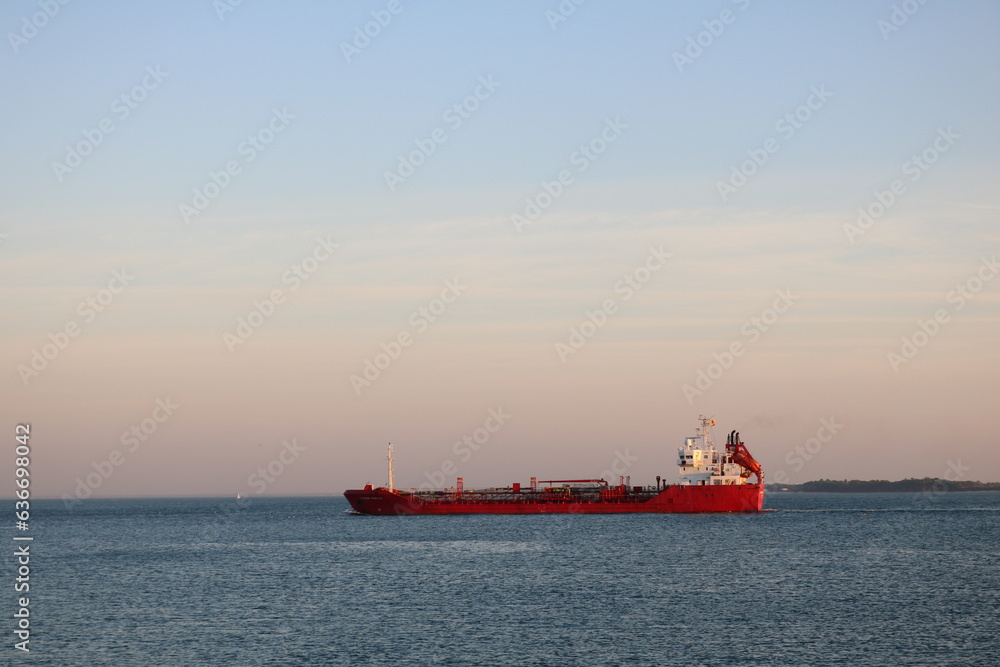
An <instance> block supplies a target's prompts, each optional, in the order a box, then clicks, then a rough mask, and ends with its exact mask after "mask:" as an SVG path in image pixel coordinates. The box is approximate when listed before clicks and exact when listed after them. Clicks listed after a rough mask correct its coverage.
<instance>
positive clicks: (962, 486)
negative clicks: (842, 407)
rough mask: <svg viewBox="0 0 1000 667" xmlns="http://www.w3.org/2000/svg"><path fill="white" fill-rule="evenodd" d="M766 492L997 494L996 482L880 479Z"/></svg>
mask: <svg viewBox="0 0 1000 667" xmlns="http://www.w3.org/2000/svg"><path fill="white" fill-rule="evenodd" d="M767 490H768V491H816V492H826V493H828V492H847V493H884V492H911V493H912V492H917V493H920V492H925V491H1000V482H969V481H958V482H952V481H950V480H947V479H940V478H937V477H924V478H922V479H916V478H909V479H904V480H901V481H898V482H890V481H888V480H884V479H872V480H860V479H850V480H848V479H844V480H840V479H819V480H816V481H814V482H806V483H804V484H768V485H767Z"/></svg>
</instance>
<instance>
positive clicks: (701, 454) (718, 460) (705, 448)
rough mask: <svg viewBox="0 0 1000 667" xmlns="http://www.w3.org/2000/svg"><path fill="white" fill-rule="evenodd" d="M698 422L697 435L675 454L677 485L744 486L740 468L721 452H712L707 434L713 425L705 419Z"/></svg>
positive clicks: (710, 433)
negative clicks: (678, 481) (678, 483)
mask: <svg viewBox="0 0 1000 667" xmlns="http://www.w3.org/2000/svg"><path fill="white" fill-rule="evenodd" d="M698 419H700V420H701V426H699V427H698V435H696V436H693V437H690V438H685V439H684V446H683V447H681V448H680V449H678V450H677V465H678V466H680V479H681V485H682V486H688V485H694V486H707V485H717V484H746V481H747V480H746V478H745V477H743V476H742V475H741V473H742V472H743V468H742V467H741V466H739V465H737V464H736V463H733V461H732V457H731V456H729V454H727V453H726V452H725V451H721V452H720V451H718V450H716V449H715V443H714V442H713V441H712V432H711V431H710V430H709V429H710V428H711V427H712V426H715V421H714V420H711V419H709V418H708V417H706V416H705V415H701V416H699V417H698Z"/></svg>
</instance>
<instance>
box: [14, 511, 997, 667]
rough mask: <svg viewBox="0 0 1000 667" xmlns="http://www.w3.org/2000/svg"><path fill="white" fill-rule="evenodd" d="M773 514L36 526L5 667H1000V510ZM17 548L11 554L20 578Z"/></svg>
mask: <svg viewBox="0 0 1000 667" xmlns="http://www.w3.org/2000/svg"><path fill="white" fill-rule="evenodd" d="M765 506H766V507H767V508H768V509H769V510H770V511H768V512H764V513H760V514H749V515H739V514H732V515H718V514H715V515H713V514H695V515H681V514H672V515H671V514H666V515H655V514H640V515H617V516H616V515H606V516H602V515H538V516H446V517H367V516H356V515H352V514H349V513H347V510H348V505H347V503H346V501H345V500H344V499H343V498H340V497H329V498H257V497H255V498H250V499H243V500H242V501H237V500H236V499H141V500H88V501H83V502H80V503H76V504H75V505H74V506H72V507H67V506H66V505H65V504H64V503H63V502H62V501H40V502H38V503H34V502H33V507H32V511H33V513H32V519H33V523H32V532H31V534H32V536H33V537H34V539H33V541H32V542H31V575H30V612H31V639H30V644H29V646H30V649H31V652H30V654H25V653H23V652H21V651H18V650H15V649H14V648H13V645H14V643H15V641H17V639H16V637H15V635H14V632H13V630H14V628H15V625H16V623H15V619H13V611H14V610H15V609H16V607H15V605H16V604H17V602H16V597H17V596H20V595H24V593H17V594H15V593H14V592H13V583H14V578H15V576H16V570H17V565H16V563H15V561H16V559H15V558H14V557H13V556H12V555H9V556H8V558H7V563H8V567H7V572H8V579H9V580H10V582H9V585H8V588H7V590H8V591H9V595H8V596H5V597H6V600H7V607H8V609H9V610H10V612H11V613H4V614H2V615H3V616H4V617H6V618H7V619H8V620H7V622H6V624H7V626H8V630H5V636H6V637H7V646H6V647H5V648H4V649H3V652H4V654H5V658H4V660H3V661H2V662H3V663H4V664H6V663H7V661H8V660H9V661H10V663H11V664H32V665H247V666H253V665H387V664H391V665H665V664H666V665H670V664H683V665H702V664H703V665H764V664H773V665H941V664H963V665H997V664H1000V621H998V619H1000V493H950V494H948V493H926V494H839V493H838V494H805V493H784V494H781V493H772V494H769V495H768V496H767V499H766V501H765ZM13 533H14V531H12V530H11V531H8V537H7V540H8V545H9V546H8V552H9V554H13V552H14V550H15V549H14V546H11V545H15V544H18V543H15V542H13V541H12V540H11V538H12V537H13Z"/></svg>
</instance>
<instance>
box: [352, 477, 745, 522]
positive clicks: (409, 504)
mask: <svg viewBox="0 0 1000 667" xmlns="http://www.w3.org/2000/svg"><path fill="white" fill-rule="evenodd" d="M344 496H345V497H346V498H347V500H348V502H350V503H351V507H352V508H354V510H355V511H356V512H360V513H362V514H374V515H380V516H385V515H398V514H423V515H427V514H625V513H660V514H673V513H682V512H759V511H761V509H762V508H763V506H764V485H763V484H738V485H728V486H723V485H713V486H694V485H691V486H688V485H683V486H682V485H673V486H667V487H665V488H664V489H663V490H662V491H659V492H654V493H653V494H633V493H630V492H628V491H624V490H623V491H622V492H620V493H619V494H618V495H617V496H616V497H609V498H602V499H595V500H579V499H574V498H545V497H544V496H543V495H540V494H531V493H525V494H524V497H523V498H511V499H509V500H503V501H491V500H480V499H475V498H474V497H473V498H466V497H463V494H448V495H445V496H439V497H433V496H430V495H428V494H412V493H408V492H405V491H403V492H399V491H397V492H392V491H389V490H388V489H386V488H377V489H371V488H368V489H363V490H351V491H345V492H344Z"/></svg>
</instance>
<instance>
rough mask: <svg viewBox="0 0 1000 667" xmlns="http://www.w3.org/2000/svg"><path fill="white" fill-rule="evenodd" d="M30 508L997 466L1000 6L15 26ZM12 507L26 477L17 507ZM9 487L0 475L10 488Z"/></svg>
mask: <svg viewBox="0 0 1000 667" xmlns="http://www.w3.org/2000/svg"><path fill="white" fill-rule="evenodd" d="M0 28H2V32H3V33H4V35H5V39H4V41H5V44H4V45H2V46H0V61H2V62H0V84H2V88H3V90H4V91H5V98H6V99H5V103H4V104H3V105H2V106H0V133H2V147H3V155H4V159H3V160H2V161H0V206H2V219H0V294H2V299H3V304H4V309H3V312H4V316H3V327H2V330H0V368H2V370H3V372H2V373H0V405H2V406H3V407H2V409H0V411H2V414H3V423H4V424H5V426H4V428H5V429H6V430H7V436H6V437H7V438H8V442H9V449H8V450H7V451H8V454H7V455H6V456H4V457H2V460H0V475H2V476H3V477H5V478H7V479H10V480H13V479H14V447H15V445H16V444H17V443H16V441H15V428H16V426H17V424H21V423H25V424H30V447H31V456H30V457H31V468H30V470H31V476H32V477H31V479H32V489H33V494H35V495H36V496H38V495H41V496H48V497H55V498H63V499H65V500H67V502H72V501H73V500H75V499H86V498H101V497H127V496H139V495H153V496H180V495H195V496H201V495H222V496H235V495H236V494H237V493H239V494H241V495H243V496H245V497H252V496H254V495H292V494H340V493H342V492H343V490H345V489H348V488H358V487H360V486H361V485H362V484H365V483H369V482H370V483H375V484H384V483H386V470H385V468H386V461H385V458H386V445H387V443H389V442H392V443H393V446H394V455H395V483H396V486H397V487H401V488H410V487H419V486H421V485H425V486H426V485H434V486H444V487H447V486H451V485H453V484H454V483H455V477H456V476H462V477H463V478H464V480H465V486H466V487H467V488H473V487H484V486H505V485H508V484H510V483H511V482H515V481H517V482H522V483H525V482H527V481H528V478H529V477H530V476H537V477H539V478H540V479H578V478H590V477H602V476H603V477H605V478H608V479H617V475H619V474H627V475H629V476H630V477H631V480H632V483H634V484H639V483H642V484H646V483H653V482H654V478H655V476H657V475H660V476H662V477H664V478H666V479H667V480H668V481H673V480H676V479H677V477H676V475H677V469H676V465H675V455H676V448H677V447H678V446H680V444H681V443H682V441H683V438H684V437H686V436H690V435H693V434H694V431H695V429H696V427H697V425H698V417H699V415H701V414H705V415H707V416H709V417H711V418H713V419H715V420H716V422H717V426H716V427H715V437H716V440H717V441H718V442H720V443H723V442H724V441H725V434H726V433H728V432H729V431H730V430H734V429H736V430H739V431H740V432H741V434H742V438H743V440H744V441H745V442H746V443H747V446H748V447H749V448H750V450H751V451H752V452H753V454H754V456H755V457H756V458H757V459H758V460H760V461H761V463H762V464H763V466H764V471H765V475H766V479H767V481H778V482H782V483H784V482H789V483H798V482H804V481H808V480H812V479H821V478H832V479H890V480H895V479H903V478H907V477H944V478H949V479H956V480H957V479H964V480H981V481H1000V449H998V448H997V446H996V444H997V442H996V437H997V436H996V433H997V429H996V425H995V418H994V414H995V411H996V406H997V404H998V400H997V399H998V390H997V382H996V378H997V377H998V376H1000V358H998V354H997V342H998V334H1000V327H998V324H1000V298H998V293H1000V289H998V288H1000V279H997V280H994V279H995V278H996V277H997V273H998V272H1000V265H998V264H997V251H998V249H1000V232H998V228H997V218H998V213H1000V195H998V192H1000V191H998V189H997V187H996V185H995V182H996V178H997V175H998V170H997V166H998V157H997V156H998V155H1000V141H998V140H1000V132H998V130H997V125H996V110H997V108H1000V104H998V102H1000V95H998V93H1000V85H998V83H1000V80H998V74H997V72H998V71H1000V42H998V41H997V40H996V34H997V31H998V28H1000V6H998V5H997V4H996V3H993V2H985V1H982V2H977V1H973V0H968V1H961V2H954V3H935V2H925V3H920V2H918V1H917V0H908V1H906V2H889V1H876V2H860V1H847V2H837V3H833V2H829V3H795V2H787V1H786V2H768V3H764V2H757V1H755V0H737V1H730V0H726V1H721V0H717V1H713V2H704V3H687V2H634V3H628V4H625V3H609V2H600V1H599V0H589V1H587V2H582V3H580V4H577V3H576V2H573V1H572V0H564V1H563V2H556V0H549V1H547V2H503V3H500V2H493V3H461V2H410V1H405V0H401V1H399V2H397V1H396V0H379V1H376V2H356V3H325V2H318V1H307V0H303V1H300V2H292V3H269V2H263V1H260V0H244V1H243V2H236V1H235V0H217V1H215V2H213V1H211V0H198V1H193V0H191V1H186V2H167V1H165V0H162V1H160V2H148V3H131V2H124V1H108V2H102V3H83V2H67V3H66V4H61V3H60V2H58V0H43V1H41V2H39V1H35V2H31V1H26V0H12V1H11V2H6V3H4V4H3V7H2V8H0ZM5 488H7V489H8V490H10V489H13V488H14V487H13V485H9V486H8V485H6V484H5ZM5 495H11V492H10V491H7V492H5Z"/></svg>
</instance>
